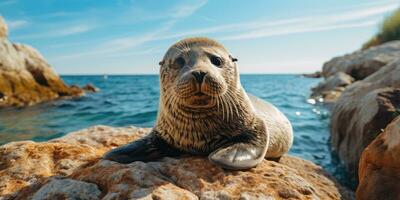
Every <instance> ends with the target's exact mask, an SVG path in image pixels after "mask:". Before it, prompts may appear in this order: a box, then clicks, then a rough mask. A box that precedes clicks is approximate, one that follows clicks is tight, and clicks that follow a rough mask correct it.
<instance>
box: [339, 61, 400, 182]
mask: <svg viewBox="0 0 400 200" xmlns="http://www.w3.org/2000/svg"><path fill="white" fill-rule="evenodd" d="M399 107H400V60H397V61H393V62H392V63H390V64H388V65H386V66H385V67H383V68H381V69H380V70H379V71H377V72H376V73H374V74H373V75H370V76H369V77H367V78H365V79H364V80H362V81H357V82H355V83H353V84H352V85H350V86H348V87H347V88H346V90H345V91H344V92H343V93H342V95H341V96H340V98H339V99H338V100H337V102H336V103H335V105H334V107H333V110H332V117H331V138H332V148H333V149H334V150H335V151H337V153H338V155H339V157H340V158H341V160H343V161H344V163H345V165H346V167H347V169H348V171H349V172H350V173H351V175H353V176H354V177H356V175H357V169H358V163H359V159H360V156H361V153H362V151H363V150H364V148H365V147H367V146H368V145H369V144H370V143H371V142H372V141H373V140H374V139H375V138H376V137H377V136H378V135H379V134H380V133H381V132H382V130H383V129H385V127H386V126H387V125H388V124H389V123H390V122H391V121H392V120H393V119H394V117H395V116H396V113H397V112H398V108H399Z"/></svg>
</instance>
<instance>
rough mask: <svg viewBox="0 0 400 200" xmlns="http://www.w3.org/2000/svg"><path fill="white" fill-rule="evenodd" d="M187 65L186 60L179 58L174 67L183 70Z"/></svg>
mask: <svg viewBox="0 0 400 200" xmlns="http://www.w3.org/2000/svg"><path fill="white" fill-rule="evenodd" d="M185 63H186V61H185V59H184V58H182V57H178V58H177V59H175V61H174V64H173V66H174V67H175V68H181V67H183V66H185Z"/></svg>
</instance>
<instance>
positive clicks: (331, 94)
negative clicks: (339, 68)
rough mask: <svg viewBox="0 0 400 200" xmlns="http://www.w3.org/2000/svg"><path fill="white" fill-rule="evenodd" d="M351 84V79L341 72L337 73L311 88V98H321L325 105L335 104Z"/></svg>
mask: <svg viewBox="0 0 400 200" xmlns="http://www.w3.org/2000/svg"><path fill="white" fill-rule="evenodd" d="M353 82H354V78H353V77H351V76H349V75H347V74H345V73H343V72H338V73H336V74H335V75H332V76H330V77H328V78H327V79H326V80H325V81H323V82H321V83H319V84H318V85H317V86H316V87H314V88H312V89H311V90H312V94H311V98H314V99H319V98H323V99H324V102H326V103H332V102H335V101H336V100H337V99H338V98H339V97H340V94H341V93H342V92H343V91H344V89H345V88H346V87H347V86H348V85H350V84H352V83H353Z"/></svg>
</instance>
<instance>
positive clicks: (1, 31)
mask: <svg viewBox="0 0 400 200" xmlns="http://www.w3.org/2000/svg"><path fill="white" fill-rule="evenodd" d="M7 35H8V27H7V24H6V23H5V22H4V19H3V18H2V17H1V16H0V39H4V38H7Z"/></svg>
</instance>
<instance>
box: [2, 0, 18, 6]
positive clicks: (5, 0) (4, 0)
mask: <svg viewBox="0 0 400 200" xmlns="http://www.w3.org/2000/svg"><path fill="white" fill-rule="evenodd" d="M15 3H17V0H2V1H1V2H0V6H8V5H11V4H15Z"/></svg>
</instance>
